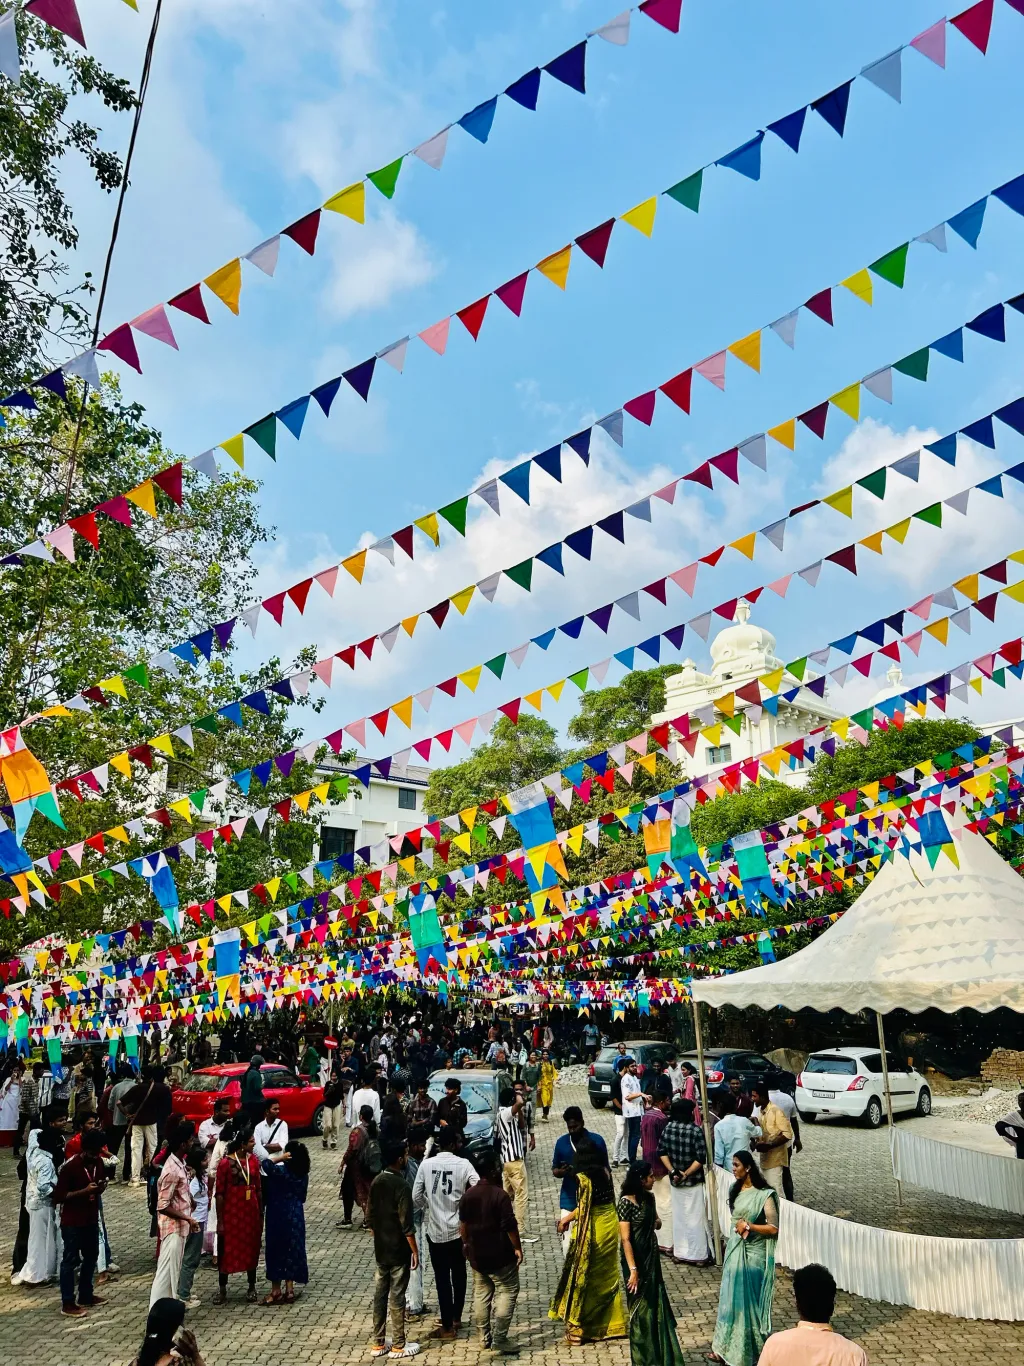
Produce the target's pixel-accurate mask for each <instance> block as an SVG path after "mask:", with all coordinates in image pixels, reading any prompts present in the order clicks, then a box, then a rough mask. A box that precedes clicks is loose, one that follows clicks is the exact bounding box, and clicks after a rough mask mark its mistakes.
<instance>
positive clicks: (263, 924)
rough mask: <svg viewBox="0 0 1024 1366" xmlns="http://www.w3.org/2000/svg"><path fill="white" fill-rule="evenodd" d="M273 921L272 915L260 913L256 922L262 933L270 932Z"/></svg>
mask: <svg viewBox="0 0 1024 1366" xmlns="http://www.w3.org/2000/svg"><path fill="white" fill-rule="evenodd" d="M273 923H274V917H273V916H272V915H261V916H260V918H259V920H258V921H257V924H258V925H259V927H260V929H261V930H262V931H263V933H264V934H269V933H270V927H271V925H272V924H273Z"/></svg>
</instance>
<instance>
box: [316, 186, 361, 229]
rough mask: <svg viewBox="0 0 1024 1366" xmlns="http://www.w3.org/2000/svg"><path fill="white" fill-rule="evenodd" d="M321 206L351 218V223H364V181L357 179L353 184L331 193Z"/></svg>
mask: <svg viewBox="0 0 1024 1366" xmlns="http://www.w3.org/2000/svg"><path fill="white" fill-rule="evenodd" d="M323 207H324V208H325V209H330V211H331V213H341V214H344V215H345V217H346V218H351V219H352V221H353V223H365V222H366V184H365V182H364V181H362V180H359V181H357V182H356V183H355V185H348V186H346V187H345V189H344V190H339V191H338V193H337V194H332V195H331V197H330V199H328V200H327V202H326V203H325V204H324V206H323Z"/></svg>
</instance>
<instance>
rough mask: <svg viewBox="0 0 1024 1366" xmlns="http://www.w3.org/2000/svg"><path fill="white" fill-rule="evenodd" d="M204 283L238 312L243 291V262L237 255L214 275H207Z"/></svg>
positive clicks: (232, 310) (233, 311) (227, 306)
mask: <svg viewBox="0 0 1024 1366" xmlns="http://www.w3.org/2000/svg"><path fill="white" fill-rule="evenodd" d="M203 284H204V285H206V287H207V289H209V290H210V291H211V293H213V294H216V296H217V298H218V299H219V300H220V301H221V303H222V304H224V306H225V307H226V308H229V309H230V310H231V312H232V313H235V314H237V313H238V300H239V297H240V296H241V293H242V263H241V261H239V260H238V258H237V257H236V258H235V260H234V261H229V262H228V263H227V265H226V266H221V268H220V270H215V271H214V272H213V274H212V275H207V276H206V277H205V279H204V280H203Z"/></svg>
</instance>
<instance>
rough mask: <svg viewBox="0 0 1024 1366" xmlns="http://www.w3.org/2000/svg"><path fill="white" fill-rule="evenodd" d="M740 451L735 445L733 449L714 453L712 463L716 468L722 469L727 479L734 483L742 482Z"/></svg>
mask: <svg viewBox="0 0 1024 1366" xmlns="http://www.w3.org/2000/svg"><path fill="white" fill-rule="evenodd" d="M739 463H740V453H739V451H738V450H737V449H736V447H735V446H734V447H733V448H732V450H731V451H723V452H722V454H721V455H713V456H712V457H711V464H712V465H714V467H715V469H716V470H721V471H722V473H723V474H724V475H725V476H726V478H727V479H731V480H732V482H733V483H734V484H738V483H739V482H740V476H739V468H738V467H739Z"/></svg>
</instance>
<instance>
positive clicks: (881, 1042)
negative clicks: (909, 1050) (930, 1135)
mask: <svg viewBox="0 0 1024 1366" xmlns="http://www.w3.org/2000/svg"><path fill="white" fill-rule="evenodd" d="M875 1020H876V1022H877V1024H878V1051H879V1052H880V1053H881V1055H882V1085H883V1086H884V1087H885V1112H886V1114H887V1116H888V1118H889V1139H890V1141H891V1140H892V1134H893V1119H892V1092H891V1091H890V1089H889V1063H888V1060H887V1058H886V1056H885V1030H884V1028H883V1027H882V1016H881V1014H880V1012H879V1011H877V1010H876V1011H875ZM896 1204H897V1206H899V1207H900V1208H902V1207H903V1183H902V1181H900V1179H899V1177H897V1178H896Z"/></svg>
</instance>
